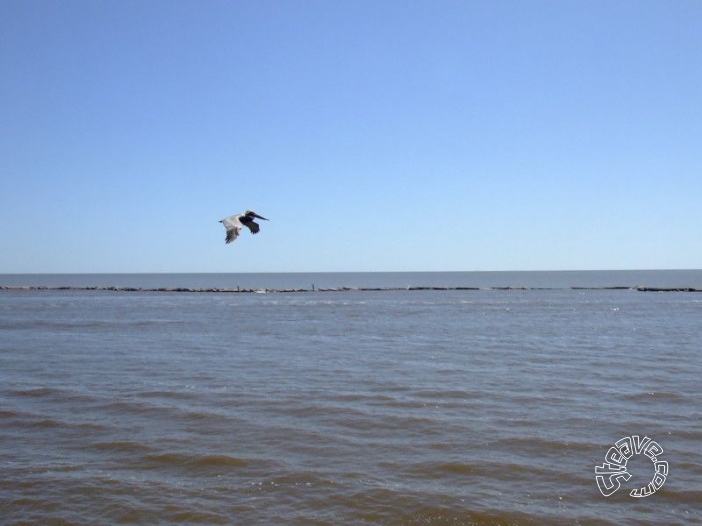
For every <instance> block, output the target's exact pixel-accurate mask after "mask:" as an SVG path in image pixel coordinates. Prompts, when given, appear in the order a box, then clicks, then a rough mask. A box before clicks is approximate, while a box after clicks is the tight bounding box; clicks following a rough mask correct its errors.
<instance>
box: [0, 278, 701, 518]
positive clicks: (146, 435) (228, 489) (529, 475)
mask: <svg viewBox="0 0 702 526" xmlns="http://www.w3.org/2000/svg"><path fill="white" fill-rule="evenodd" d="M693 285H694V284H693ZM701 319H702V293H694V292H691V293H684V292H682V293H677V292H670V293H645V292H637V291H632V290H587V291H583V290H570V289H559V290H538V291H515V290H509V291H502V290H477V291H384V292H369V291H364V292H317V293H311V292H310V293H289V294H236V293H233V294H189V293H162V292H161V293H142V292H129V293H122V292H91V291H83V292H77V291H3V292H0V380H1V382H0V467H1V468H2V477H0V510H2V511H1V514H0V517H2V518H0V522H2V523H3V524H5V523H7V524H20V523H21V524H174V523H183V524H299V525H307V524H320V525H321V524H330V525H331V524H383V525H395V524H397V525H400V524H426V525H449V524H450V525H461V524H505V525H507V524H517V525H522V524H526V525H530V524H546V525H548V524H588V525H594V524H612V525H614V524H698V523H700V522H701V521H702V513H701V512H700V506H699V503H700V502H701V501H702V453H701V452H700V443H702V428H701V427H700V423H701V416H702V404H701V402H702V395H701V393H700V387H699V386H700V385H701V384H700V381H699V378H700V376H701V375H702V360H701V358H702V350H701V349H702V336H701V334H700V330H699V328H700V320H701ZM631 435H640V436H641V437H643V436H644V435H646V436H648V437H651V438H652V439H653V440H656V441H657V442H658V443H659V444H660V445H661V446H662V447H663V449H664V453H663V455H662V459H663V460H667V461H668V464H669V475H668V478H667V480H666V481H665V484H664V486H663V487H662V488H661V489H660V490H659V491H658V492H656V493H655V494H653V495H651V496H649V497H646V498H641V499H635V498H632V497H630V496H629V494H628V493H629V490H630V489H632V488H636V487H640V486H643V485H646V484H647V483H648V481H649V480H650V479H651V478H652V475H653V469H652V467H651V466H652V464H651V463H650V461H648V460H647V461H646V463H641V462H638V463H634V462H633V461H632V466H631V473H632V475H633V477H632V479H631V480H630V481H629V482H626V483H624V484H623V488H622V490H621V491H619V492H617V493H615V494H614V495H612V496H610V497H604V496H603V495H602V494H601V493H600V491H599V490H598V487H597V484H596V482H595V466H596V465H598V464H602V463H603V462H604V457H605V454H606V453H607V450H608V449H609V448H610V447H611V446H613V445H614V442H615V441H617V440H619V439H620V438H622V437H625V436H631ZM3 521H6V522H3Z"/></svg>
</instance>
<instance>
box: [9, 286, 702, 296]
mask: <svg viewBox="0 0 702 526" xmlns="http://www.w3.org/2000/svg"><path fill="white" fill-rule="evenodd" d="M427 290H431V291H480V290H483V291H484V290H513V291H539V290H633V291H637V292H702V289H698V288H694V287H644V286H633V287H629V286H611V287H582V286H571V287H524V286H515V287H513V286H506V287H463V286H456V287H450V286H449V287H446V286H407V287H314V286H313V287H312V288H248V287H236V288H221V287H204V288H203V287H123V286H82V287H81V286H68V285H65V286H49V285H0V291H10V292H29V291H71V292H90V291H94V292H181V293H182V292H186V293H199V294H202V293H213V294H214V293H223V294H227V293H228V294H231V293H239V294H267V293H271V294H285V293H315V292H390V291H427Z"/></svg>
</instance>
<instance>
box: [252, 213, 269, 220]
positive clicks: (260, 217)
mask: <svg viewBox="0 0 702 526" xmlns="http://www.w3.org/2000/svg"><path fill="white" fill-rule="evenodd" d="M253 215H254V217H258V218H259V219H263V220H264V221H268V219H266V218H265V217H263V216H260V215H258V214H257V213H256V212H254V214H253Z"/></svg>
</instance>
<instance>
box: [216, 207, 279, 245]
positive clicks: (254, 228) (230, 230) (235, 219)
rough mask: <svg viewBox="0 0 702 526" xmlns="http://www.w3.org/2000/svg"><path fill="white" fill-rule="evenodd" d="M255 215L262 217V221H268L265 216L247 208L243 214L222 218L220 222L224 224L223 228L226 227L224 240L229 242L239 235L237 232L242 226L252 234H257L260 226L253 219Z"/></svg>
mask: <svg viewBox="0 0 702 526" xmlns="http://www.w3.org/2000/svg"><path fill="white" fill-rule="evenodd" d="M256 217H257V218H259V219H263V220H264V221H268V219H266V218H265V217H263V216H260V215H258V214H257V213H256V212H252V211H251V210H247V211H246V212H244V213H243V214H237V215H234V216H231V217H227V218H224V219H222V220H221V221H220V223H222V224H223V225H224V228H226V229H227V238H226V242H227V243H231V242H232V241H234V240H235V239H236V238H237V237H239V233H240V232H241V229H242V228H244V227H247V228H248V229H249V230H251V233H252V234H257V233H258V231H259V230H260V229H261V228H260V227H259V226H258V223H256V221H254V218H256Z"/></svg>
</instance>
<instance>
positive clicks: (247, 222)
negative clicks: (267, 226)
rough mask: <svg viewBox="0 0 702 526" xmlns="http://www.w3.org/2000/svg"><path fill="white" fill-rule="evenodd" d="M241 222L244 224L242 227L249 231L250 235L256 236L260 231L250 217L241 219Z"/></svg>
mask: <svg viewBox="0 0 702 526" xmlns="http://www.w3.org/2000/svg"><path fill="white" fill-rule="evenodd" d="M241 222H242V223H244V226H246V227H247V228H248V229H249V230H251V233H252V234H258V231H259V230H261V227H260V226H259V225H258V223H257V222H256V221H254V220H253V219H251V218H250V217H244V218H242V220H241Z"/></svg>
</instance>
